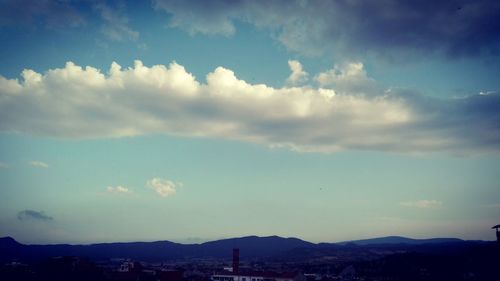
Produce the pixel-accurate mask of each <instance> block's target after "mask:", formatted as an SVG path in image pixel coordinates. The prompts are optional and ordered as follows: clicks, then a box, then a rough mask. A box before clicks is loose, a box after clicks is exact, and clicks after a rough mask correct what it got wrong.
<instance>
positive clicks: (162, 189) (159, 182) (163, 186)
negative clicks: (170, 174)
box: [146, 178, 182, 197]
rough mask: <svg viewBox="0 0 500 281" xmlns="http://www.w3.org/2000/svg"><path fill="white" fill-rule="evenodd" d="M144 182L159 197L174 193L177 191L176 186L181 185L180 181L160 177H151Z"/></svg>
mask: <svg viewBox="0 0 500 281" xmlns="http://www.w3.org/2000/svg"><path fill="white" fill-rule="evenodd" d="M146 184H147V186H148V187H149V188H151V189H152V190H154V191H155V192H156V193H157V194H158V195H159V196H161V197H167V196H172V195H175V193H176V192H177V188H179V187H181V186H182V183H178V182H173V181H170V180H167V179H162V178H153V179H151V180H149V181H147V183H146Z"/></svg>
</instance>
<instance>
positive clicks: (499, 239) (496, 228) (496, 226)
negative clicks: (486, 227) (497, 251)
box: [492, 224, 500, 244]
mask: <svg viewBox="0 0 500 281" xmlns="http://www.w3.org/2000/svg"><path fill="white" fill-rule="evenodd" d="M499 228H500V224H497V225H495V226H494V227H492V229H495V230H496V233H497V243H498V244H500V231H499V230H498V229H499Z"/></svg>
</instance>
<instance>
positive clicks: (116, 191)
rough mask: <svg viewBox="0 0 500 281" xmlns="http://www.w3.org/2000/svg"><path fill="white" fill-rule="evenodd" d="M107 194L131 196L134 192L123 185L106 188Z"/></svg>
mask: <svg viewBox="0 0 500 281" xmlns="http://www.w3.org/2000/svg"><path fill="white" fill-rule="evenodd" d="M106 192H107V193H111V194H130V193H132V191H131V190H130V189H128V188H126V187H123V186H121V185H118V186H116V187H112V186H108V187H107V188H106Z"/></svg>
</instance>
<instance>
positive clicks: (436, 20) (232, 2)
mask: <svg viewBox="0 0 500 281" xmlns="http://www.w3.org/2000/svg"><path fill="white" fill-rule="evenodd" d="M153 3H154V4H153V6H154V7H155V8H156V9H157V10H159V11H165V12H167V13H168V14H170V15H171V18H170V25H171V26H172V27H177V28H181V29H183V30H186V31H187V32H189V33H191V34H196V33H202V34H209V35H214V34H221V35H224V36H229V35H232V34H233V33H235V32H236V27H235V21H242V22H247V23H250V24H253V25H255V26H257V27H259V28H266V29H269V30H270V31H271V32H273V33H274V34H275V36H276V37H277V38H278V40H279V41H281V42H282V43H283V44H284V45H285V46H286V47H287V48H288V49H290V50H292V51H297V52H300V53H304V54H308V55H320V54H324V53H330V54H331V53H335V54H338V55H340V57H346V56H349V57H351V58H359V56H362V55H366V54H368V52H370V54H375V55H379V56H382V57H389V58H391V59H394V58H396V57H398V56H399V57H400V58H402V57H403V56H406V57H407V56H408V55H409V54H412V53H416V54H419V55H427V54H432V53H440V54H444V55H446V56H453V57H456V56H473V55H477V54H480V53H488V54H498V51H499V50H500V21H498V18H500V2H499V1H496V0H477V1H468V0H457V1H432V2H429V1H391V0H382V1H379V0H374V1H363V0H338V1H307V0H296V1H289V0H273V1H250V0H217V1H196V0H190V1H189V0H188V1H184V0H154V1H153ZM368 50H369V51H368ZM401 55H403V56H401Z"/></svg>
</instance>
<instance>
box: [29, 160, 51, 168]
mask: <svg viewBox="0 0 500 281" xmlns="http://www.w3.org/2000/svg"><path fill="white" fill-rule="evenodd" d="M29 164H30V165H31V166H33V167H37V168H48V167H49V164H47V163H45V162H42V161H30V162H29Z"/></svg>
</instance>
